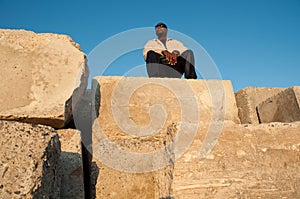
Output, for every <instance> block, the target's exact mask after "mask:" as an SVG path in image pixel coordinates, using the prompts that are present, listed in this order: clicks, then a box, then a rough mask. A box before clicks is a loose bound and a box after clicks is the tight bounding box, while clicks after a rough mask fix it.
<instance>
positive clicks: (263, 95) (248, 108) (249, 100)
mask: <svg viewBox="0 0 300 199" xmlns="http://www.w3.org/2000/svg"><path fill="white" fill-rule="evenodd" d="M283 90H284V88H264V87H247V88H244V89H242V90H239V91H238V92H237V93H236V94H235V97H236V104H237V107H238V114H239V118H240V120H241V123H242V124H258V123H259V120H258V116H257V112H256V107H257V106H258V105H259V104H260V103H262V102H263V101H264V100H266V99H268V98H270V97H272V96H274V95H276V94H278V93H279V92H281V91H283Z"/></svg>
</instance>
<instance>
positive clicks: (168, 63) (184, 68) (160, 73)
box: [143, 22, 197, 79]
mask: <svg viewBox="0 0 300 199" xmlns="http://www.w3.org/2000/svg"><path fill="white" fill-rule="evenodd" d="M155 32H156V35H157V39H152V40H150V41H148V42H147V43H146V45H145V46H144V51H143V55H144V59H145V61H146V67H147V72H148V75H149V77H170V78H181V77H182V75H183V74H184V77H185V78H186V79H197V75H196V72H195V67H194V54H193V51H192V50H188V49H187V48H186V47H185V46H184V45H183V44H182V43H181V42H179V41H177V40H175V39H170V38H167V33H168V27H167V25H166V24H164V23H162V22H160V23H158V24H157V25H156V26H155Z"/></svg>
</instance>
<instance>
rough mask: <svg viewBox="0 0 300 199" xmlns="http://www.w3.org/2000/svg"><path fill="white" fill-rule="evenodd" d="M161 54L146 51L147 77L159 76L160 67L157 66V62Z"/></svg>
mask: <svg viewBox="0 0 300 199" xmlns="http://www.w3.org/2000/svg"><path fill="white" fill-rule="evenodd" d="M160 57H161V55H160V54H158V53H156V52H154V51H152V50H150V51H149V52H148V53H147V58H146V67H147V73H148V76H149V77H160V70H159V69H160V68H159V64H160V63H159V62H160Z"/></svg>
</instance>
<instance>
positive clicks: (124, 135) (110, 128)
mask: <svg viewBox="0 0 300 199" xmlns="http://www.w3.org/2000/svg"><path fill="white" fill-rule="evenodd" d="M92 91H93V93H92V101H93V103H92V112H93V129H92V131H93V132H92V149H93V161H94V162H95V163H96V164H97V167H96V170H98V172H97V171H94V175H97V176H96V178H97V180H96V182H97V184H96V185H95V187H96V198H168V197H169V196H170V195H171V192H170V191H171V189H170V186H171V181H172V172H171V171H172V162H174V160H175V159H176V158H178V156H177V155H176V157H175V156H174V152H172V148H174V147H175V149H174V150H176V151H178V154H179V155H180V154H181V153H183V151H184V149H185V148H186V145H188V144H189V142H190V141H192V136H193V135H194V134H195V133H196V132H197V129H198V128H199V121H218V122H222V121H224V120H231V121H233V122H236V123H239V119H238V113H237V107H236V104H235V96H234V93H233V89H232V85H231V82H230V81H217V80H215V81H214V80H210V81H204V80H184V79H169V78H128V77H127V78H125V77H96V78H95V79H94V81H93V89H92ZM177 131H179V132H180V133H177ZM182 140H184V144H183V145H181V143H178V141H182ZM177 144H178V145H177Z"/></svg>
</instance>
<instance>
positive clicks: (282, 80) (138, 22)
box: [0, 0, 300, 91]
mask: <svg viewBox="0 0 300 199" xmlns="http://www.w3.org/2000/svg"><path fill="white" fill-rule="evenodd" d="M0 9H1V12H0V28H9V29H26V30H32V31H34V32H37V33H42V32H51V33H60V34H67V35H70V36H71V37H72V38H73V40H74V41H75V42H77V43H79V44H80V45H81V48H82V50H83V51H84V52H85V53H86V54H87V55H89V54H90V53H91V52H92V50H93V49H94V48H95V47H96V46H97V45H99V44H100V43H101V42H103V41H105V40H107V39H108V38H110V37H112V36H114V35H116V34H119V33H122V32H124V31H128V30H132V29H136V28H143V27H153V26H154V25H155V24H156V23H157V22H159V21H164V22H165V23H166V24H167V25H168V27H169V29H171V30H174V31H178V32H180V33H183V34H185V35H187V36H188V37H190V38H192V39H193V40H195V41H196V42H197V43H199V44H200V45H201V46H202V47H203V48H204V49H205V50H206V52H207V53H208V54H209V55H210V57H211V58H212V60H213V61H214V63H215V64H216V66H217V68H218V70H219V72H220V74H221V78H222V79H229V80H231V81H232V84H233V87H234V90H235V91H238V90H240V89H242V88H245V87H248V86H258V87H290V86H293V85H299V86H300V78H299V75H300V36H299V35H300V0H194V1H192V0H191V1H157V0H152V1H142V0H139V1H129V0H128V1H113V0H111V1H100V0H98V1H88V0H87V1H76V0H73V1H71V0H69V1H63V0H60V1H58V0H26V1H21V0H20V1H16V0H0ZM151 34H152V35H151ZM151 36H153V38H154V37H155V34H154V29H153V32H151V33H150V37H151ZM137 37H138V36H137ZM132 42H134V41H132ZM145 42H146V41H145ZM183 43H184V42H183ZM114 48H117V47H116V46H114ZM104 56H105V55H104ZM141 64H144V60H143V57H142V54H141V50H135V51H132V52H130V53H127V54H126V55H123V56H120V57H119V58H118V59H117V60H114V61H113V63H112V64H111V67H110V68H111V69H110V70H108V71H107V72H106V73H105V75H123V74H124V72H126V71H128V70H130V68H131V67H134V66H136V65H141ZM197 64H199V65H200V64H201V58H199V57H196V65H197ZM202 65H203V64H202ZM201 67H205V66H204V65H203V66H201ZM91 70H92V74H96V75H97V66H95V65H93V66H91Z"/></svg>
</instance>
